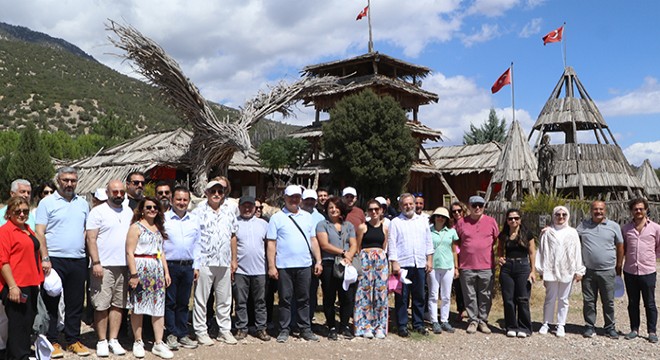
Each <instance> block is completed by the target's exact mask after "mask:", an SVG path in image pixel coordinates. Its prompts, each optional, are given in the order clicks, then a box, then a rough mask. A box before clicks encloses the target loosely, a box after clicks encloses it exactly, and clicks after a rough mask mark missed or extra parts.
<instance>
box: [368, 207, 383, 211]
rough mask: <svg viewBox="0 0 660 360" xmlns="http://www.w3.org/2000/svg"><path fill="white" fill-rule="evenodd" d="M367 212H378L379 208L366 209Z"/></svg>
mask: <svg viewBox="0 0 660 360" xmlns="http://www.w3.org/2000/svg"><path fill="white" fill-rule="evenodd" d="M367 210H368V211H378V210H380V208H379V207H377V208H368V209H367Z"/></svg>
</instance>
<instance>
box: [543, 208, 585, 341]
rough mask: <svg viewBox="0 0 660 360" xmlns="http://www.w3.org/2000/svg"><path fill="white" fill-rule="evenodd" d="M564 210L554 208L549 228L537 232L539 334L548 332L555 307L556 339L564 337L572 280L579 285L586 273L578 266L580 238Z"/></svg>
mask: <svg viewBox="0 0 660 360" xmlns="http://www.w3.org/2000/svg"><path fill="white" fill-rule="evenodd" d="M569 218H570V215H569V212H568V209H567V208H566V207H564V206H557V207H555V208H554V210H552V225H551V226H549V227H548V228H546V229H544V230H543V231H542V232H541V238H540V239H539V249H538V251H537V252H536V271H537V272H538V273H539V274H540V275H541V276H543V285H544V286H545V303H544V305H543V325H542V326H541V329H540V330H539V334H541V335H545V334H547V333H548V330H550V325H549V324H550V323H551V322H552V320H553V318H554V316H555V304H557V331H556V333H555V334H556V335H557V336H558V337H563V336H565V334H566V333H565V331H564V325H566V316H567V315H568V297H569V295H570V294H571V284H572V283H573V280H575V281H580V280H581V279H582V276H583V275H584V273H585V271H586V269H585V267H584V264H583V263H582V249H581V245H580V238H579V236H578V233H577V231H576V230H575V228H572V227H571V226H570V225H569V224H568V220H569Z"/></svg>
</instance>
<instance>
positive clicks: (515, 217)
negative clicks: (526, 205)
mask: <svg viewBox="0 0 660 360" xmlns="http://www.w3.org/2000/svg"><path fill="white" fill-rule="evenodd" d="M506 219H507V220H509V221H514V220H515V221H518V220H520V216H510V217H508V218H506Z"/></svg>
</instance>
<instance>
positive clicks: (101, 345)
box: [96, 340, 110, 357]
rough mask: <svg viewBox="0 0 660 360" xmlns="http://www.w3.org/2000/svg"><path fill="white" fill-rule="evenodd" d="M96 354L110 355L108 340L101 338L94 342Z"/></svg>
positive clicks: (99, 355)
mask: <svg viewBox="0 0 660 360" xmlns="http://www.w3.org/2000/svg"><path fill="white" fill-rule="evenodd" d="M96 356H98V357H107V356H110V349H108V340H102V341H99V342H97V343H96Z"/></svg>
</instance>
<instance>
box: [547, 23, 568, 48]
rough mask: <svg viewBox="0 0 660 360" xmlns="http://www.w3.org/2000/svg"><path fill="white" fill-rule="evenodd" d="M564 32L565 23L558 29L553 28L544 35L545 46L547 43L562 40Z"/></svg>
mask: <svg viewBox="0 0 660 360" xmlns="http://www.w3.org/2000/svg"><path fill="white" fill-rule="evenodd" d="M563 34H564V25H562V26H560V27H559V29H557V30H552V31H550V32H549V33H548V34H546V35H545V36H544V37H543V46H545V44H547V43H554V42H560V41H561V37H562V35H563Z"/></svg>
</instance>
